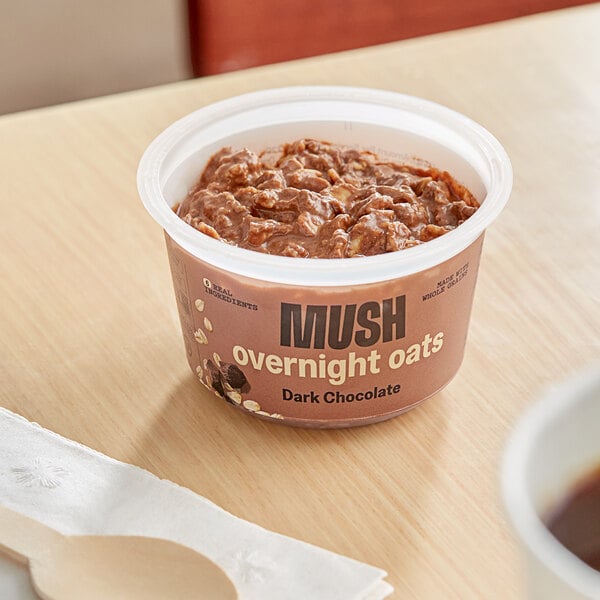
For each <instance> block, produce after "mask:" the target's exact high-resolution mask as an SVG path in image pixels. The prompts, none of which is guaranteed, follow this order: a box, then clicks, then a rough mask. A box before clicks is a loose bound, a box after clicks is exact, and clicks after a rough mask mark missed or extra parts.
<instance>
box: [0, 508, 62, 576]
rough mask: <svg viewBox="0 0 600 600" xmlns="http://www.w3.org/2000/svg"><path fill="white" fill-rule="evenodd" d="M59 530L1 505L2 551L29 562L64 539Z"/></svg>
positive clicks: (0, 546)
mask: <svg viewBox="0 0 600 600" xmlns="http://www.w3.org/2000/svg"><path fill="white" fill-rule="evenodd" d="M63 537H64V536H63V535H62V534H60V533H59V532H58V531H56V530H54V529H52V528H50V527H48V526H47V525H44V524H43V523H40V522H39V521H35V520H34V519H30V518H29V517H26V516H25V515H22V514H21V513H18V512H15V511H14V510H11V509H10V508H6V506H2V505H0V552H4V553H6V554H8V555H9V556H10V557H11V558H14V559H15V560H17V561H18V562H20V563H23V564H27V563H28V562H29V561H30V560H31V559H34V558H36V557H37V556H38V555H39V554H40V553H41V552H44V551H45V550H46V549H47V548H48V547H49V546H50V545H52V544H55V543H56V542H58V541H60V540H62V539H63Z"/></svg>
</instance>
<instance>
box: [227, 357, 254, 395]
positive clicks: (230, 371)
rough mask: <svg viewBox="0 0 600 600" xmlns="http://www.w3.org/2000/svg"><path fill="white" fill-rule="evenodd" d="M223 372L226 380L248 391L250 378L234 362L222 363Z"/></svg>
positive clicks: (236, 387) (235, 386) (235, 387)
mask: <svg viewBox="0 0 600 600" xmlns="http://www.w3.org/2000/svg"><path fill="white" fill-rule="evenodd" d="M221 373H222V375H223V378H224V379H225V381H226V382H227V383H228V384H229V385H230V386H231V387H232V388H233V389H237V390H243V391H247V390H248V389H250V386H249V384H248V380H247V379H246V376H245V375H244V373H243V372H242V370H241V369H240V368H239V367H238V366H237V365H234V364H232V363H222V364H221ZM244 388H246V389H244Z"/></svg>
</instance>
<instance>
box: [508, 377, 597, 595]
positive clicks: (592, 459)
mask: <svg viewBox="0 0 600 600" xmlns="http://www.w3.org/2000/svg"><path fill="white" fill-rule="evenodd" d="M598 466H600V367H596V368H595V369H593V370H590V371H588V372H586V373H584V374H580V375H577V376H574V377H572V378H570V379H569V380H568V381H566V382H564V383H563V384H561V385H560V386H557V387H555V388H553V389H552V390H550V391H549V392H548V393H547V394H546V395H545V396H544V397H543V398H542V399H541V400H540V401H539V402H538V403H537V404H535V405H534V406H533V407H532V408H530V409H529V411H528V412H527V413H526V414H525V415H524V416H523V417H522V418H521V419H520V421H519V422H518V423H517V426H516V428H515V430H514V431H513V433H512V435H511V436H510V438H509V440H508V443H507V446H506V450H505V453H504V459H503V463H502V478H501V483H502V495H503V499H504V504H505V506H506V510H507V513H508V517H509V519H510V521H511V523H512V525H513V527H514V529H515V532H516V534H517V538H518V540H519V542H520V545H521V548H522V551H523V555H524V557H525V566H526V581H527V590H528V597H529V598H531V599H535V600H590V599H598V598H600V572H598V571H596V570H595V569H592V568H591V567H589V566H588V565H587V564H585V563H584V562H583V561H581V560H580V559H579V558H577V557H576V556H575V555H574V554H572V553H571V552H570V551H569V550H567V548H565V547H564V546H563V545H562V544H561V543H560V542H559V541H558V540H557V539H556V538H555V537H554V536H553V535H552V534H551V533H550V531H549V530H548V529H547V527H546V525H545V524H544V518H545V516H546V515H548V514H549V511H551V510H552V509H553V507H555V506H558V505H559V504H560V503H561V502H562V501H563V500H564V499H565V498H566V497H567V496H568V494H569V493H570V492H571V491H572V490H573V489H574V488H575V486H576V484H577V483H578V482H579V481H580V480H581V478H582V477H585V476H586V475H587V474H589V473H591V472H593V471H594V470H595V469H597V468H598Z"/></svg>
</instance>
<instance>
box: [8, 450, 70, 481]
mask: <svg viewBox="0 0 600 600" xmlns="http://www.w3.org/2000/svg"><path fill="white" fill-rule="evenodd" d="M11 470H12V472H13V473H14V474H15V475H16V481H17V483H22V484H23V485H26V486H28V487H31V486H32V485H36V484H37V485H39V486H41V487H45V488H49V489H52V488H56V487H58V486H60V485H61V484H62V480H63V479H65V478H66V477H67V476H68V475H70V473H69V471H67V470H66V469H63V467H59V466H57V465H54V464H52V463H51V462H50V461H49V460H45V459H42V458H39V457H38V458H34V459H33V461H32V463H31V464H30V465H28V466H23V467H13V468H12V469H11Z"/></svg>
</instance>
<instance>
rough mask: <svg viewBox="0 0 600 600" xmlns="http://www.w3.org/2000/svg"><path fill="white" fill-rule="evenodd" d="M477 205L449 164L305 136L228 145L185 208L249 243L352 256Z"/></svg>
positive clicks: (419, 233)
mask: <svg viewBox="0 0 600 600" xmlns="http://www.w3.org/2000/svg"><path fill="white" fill-rule="evenodd" d="M478 207H479V203H478V202H477V200H476V199H475V198H474V197H473V195H472V194H471V193H470V192H469V190H467V189H466V188H465V187H464V186H462V185H461V184H459V183H458V182H457V181H455V180H454V179H453V178H452V176H451V175H450V174H449V173H447V172H445V171H440V170H437V169H434V168H417V167H413V166H409V165H405V164H396V163H392V162H387V161H384V160H382V159H380V158H379V157H378V156H377V155H376V154H374V153H373V152H369V151H359V150H357V149H354V148H350V147H345V146H340V145H336V144H332V143H329V142H324V141H317V140H313V139H302V140H298V141H295V142H293V143H289V144H284V145H283V146H281V147H279V148H276V149H268V150H265V151H263V152H261V153H260V154H256V153H255V152H252V151H251V150H248V149H247V148H244V149H241V150H233V149H232V148H230V147H226V148H222V149H221V150H220V151H219V152H217V153H216V154H214V155H213V156H212V157H211V159H210V160H209V161H208V164H207V165H206V167H205V169H204V171H203V173H202V175H201V177H200V179H199V181H198V182H197V184H196V185H195V186H194V187H193V188H192V189H191V191H190V192H189V193H188V195H187V197H186V198H185V200H184V201H183V202H182V203H181V204H180V205H179V206H178V207H176V210H177V214H178V215H179V216H180V217H181V218H182V219H183V220H184V221H185V222H186V223H188V224H189V225H191V226H192V227H194V228H195V229H197V230H198V231H200V232H202V233H204V234H206V235H208V236H210V237H212V238H215V239H218V240H222V241H224V242H226V243H229V244H233V245H235V246H239V247H242V248H247V249H250V250H255V251H258V252H263V253H267V254H274V255H280V256H292V257H300V258H347V257H358V256H369V255H374V254H383V253H386V252H395V251H397V250H402V249H404V248H410V247H411V246H415V245H417V244H422V243H424V242H427V241H429V240H432V239H434V238H437V237H439V236H441V235H444V234H445V233H447V232H448V231H451V230H453V229H455V228H456V227H458V226H459V225H460V224H461V223H463V222H464V221H465V220H466V219H468V218H469V217H470V216H471V215H473V214H474V213H475V211H476V210H477V209H478Z"/></svg>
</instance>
